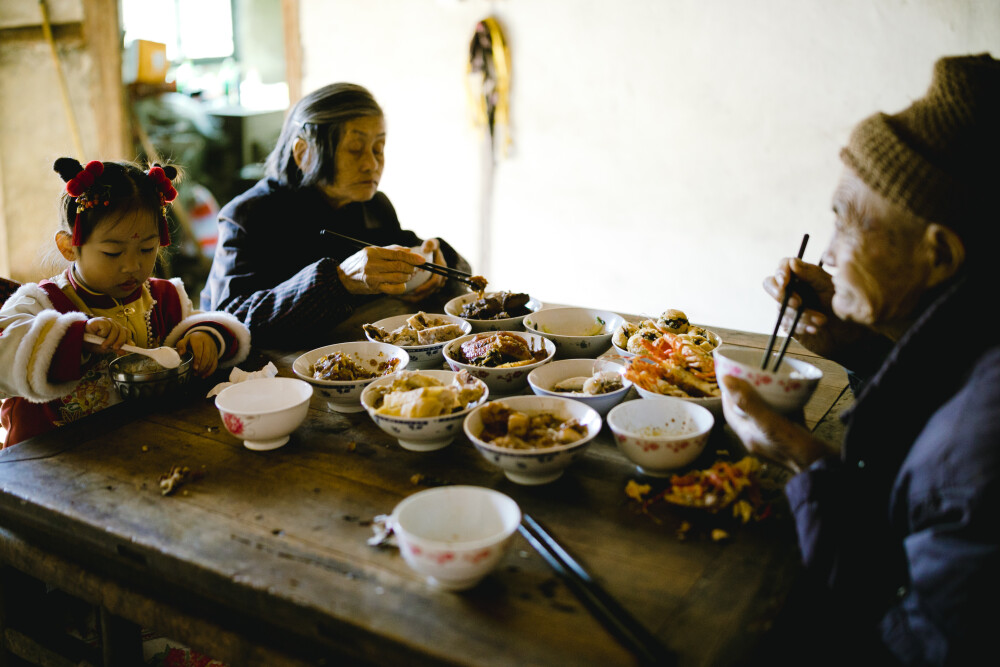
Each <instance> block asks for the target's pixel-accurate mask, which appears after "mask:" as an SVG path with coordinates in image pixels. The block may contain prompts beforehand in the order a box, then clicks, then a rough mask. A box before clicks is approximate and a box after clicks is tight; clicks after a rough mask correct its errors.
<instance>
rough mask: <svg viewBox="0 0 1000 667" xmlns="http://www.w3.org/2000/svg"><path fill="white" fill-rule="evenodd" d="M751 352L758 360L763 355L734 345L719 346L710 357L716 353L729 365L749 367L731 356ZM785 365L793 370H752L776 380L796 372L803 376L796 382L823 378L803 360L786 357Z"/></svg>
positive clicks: (819, 370)
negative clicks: (729, 363)
mask: <svg viewBox="0 0 1000 667" xmlns="http://www.w3.org/2000/svg"><path fill="white" fill-rule="evenodd" d="M751 352H753V353H756V354H757V356H758V360H759V358H760V357H761V356H762V355H763V353H762V352H760V351H759V350H756V349H754V348H747V347H737V346H735V345H727V346H722V345H720V346H719V347H717V348H715V349H714V350H712V355H713V356H714V355H715V354H716V353H718V355H719V356H720V357H724V358H725V359H726V361H728V362H731V363H734V364H737V365H740V366H746V367H750V366H751V364H749V363H747V362H746V361H743V360H741V359H736V358H735V357H733V356H732V355H733V354H749V353H751ZM785 363H787V364H789V366H791V367H792V368H793V369H794V370H787V371H786V370H785V369H784V368H782V369H780V370H778V371H774V370H763V369H761V368H760V367H759V365H758V366H757V367H756V368H753V370H754V371H755V372H758V373H765V374H767V375H771V376H773V377H778V378H790V377H791V375H792V373H795V372H798V373H800V374H801V375H803V376H804V377H801V378H795V379H796V380H806V381H809V382H812V381H816V380H821V379H822V378H823V370H822V369H821V368H820V367H819V366H816V365H814V364H811V363H809V362H808V361H805V360H804V359H795V358H794V357H788V356H786V357H785V358H784V359H782V365H784V364H785ZM758 364H759V361H758Z"/></svg>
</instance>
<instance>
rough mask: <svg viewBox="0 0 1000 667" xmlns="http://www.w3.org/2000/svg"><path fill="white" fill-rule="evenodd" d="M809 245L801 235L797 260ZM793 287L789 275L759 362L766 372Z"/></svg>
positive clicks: (791, 277)
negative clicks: (779, 306)
mask: <svg viewBox="0 0 1000 667" xmlns="http://www.w3.org/2000/svg"><path fill="white" fill-rule="evenodd" d="M807 243H809V235H808V234H803V235H802V245H800V246H799V254H798V258H799V259H802V255H804V254H805V252H806V244H807ZM794 286H795V274H794V273H793V274H791V275H790V276H789V277H788V285H786V286H785V297H784V298H783V299H782V300H781V309H780V310H778V321H777V322H775V323H774V331H772V332H771V339H770V340H769V341H767V349H766V350H765V351H764V358H763V359H762V360H761V362H760V369H761V370H764V371H766V370H767V362H768V361H770V359H771V353H772V352H773V351H774V341H775V340H776V339H777V338H778V329H780V328H781V318H783V317H784V316H785V309H786V308H788V299H789V297H791V296H792V291H793V289H792V288H793V287H794Z"/></svg>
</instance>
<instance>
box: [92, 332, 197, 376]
mask: <svg viewBox="0 0 1000 667" xmlns="http://www.w3.org/2000/svg"><path fill="white" fill-rule="evenodd" d="M83 340H84V341H86V342H88V343H95V344H97V345H100V344H101V343H103V342H104V339H103V338H101V337H100V336H95V335H94V334H89V333H85V334H83ZM122 350H124V351H126V352H135V353H137V354H144V355H146V356H147V357H149V358H150V359H152V360H153V361H155V362H156V363H158V364H159V365H161V366H163V367H164V368H177V367H178V366H180V365H181V355H179V354H177V350H175V349H174V348H172V347H154V348H153V349H151V350H147V349H146V348H144V347H136V346H135V345H122Z"/></svg>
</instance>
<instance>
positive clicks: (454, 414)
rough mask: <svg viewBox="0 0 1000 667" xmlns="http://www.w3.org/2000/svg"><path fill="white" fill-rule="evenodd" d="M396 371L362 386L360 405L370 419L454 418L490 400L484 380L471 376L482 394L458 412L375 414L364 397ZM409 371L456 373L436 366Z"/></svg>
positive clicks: (487, 386) (431, 419)
mask: <svg viewBox="0 0 1000 667" xmlns="http://www.w3.org/2000/svg"><path fill="white" fill-rule="evenodd" d="M404 370H405V369H404ZM398 372H399V371H394V372H392V373H390V374H389V375H383V376H382V377H378V378H375V379H374V380H372V382H371V383H370V384H368V386H366V387H365V388H364V391H362V392H361V406H362V407H363V408H364V409H365V410H366V411H367V412H368V414H369V415H371V417H372V419H388V420H391V421H394V422H402V423H418V422H432V421H435V420H438V419H448V418H449V417H451V418H454V417H459V416H464V415H467V414H468V413H470V412H472V411H473V410H475V409H476V408H478V407H479V406H480V405H482V404H483V403H486V402H487V401H489V400H490V388H489V385H487V384H486V383H485V382H483V381H482V380H480V379H479V378H477V377H473V378H472V379H473V380H475V381H476V382H478V383H479V384H481V385H483V395H482V396H480V397H479V400H478V401H477V402H476V404H475V405H471V406H469V407H467V408H464V409H462V410H459V411H458V412H451V413H449V414H446V415H435V416H433V417H401V416H399V415H380V414H377V413H376V412H375V408H373V407H369V406H368V404H367V403H366V402H365V397H366V396H370V395H371V391H372V390H373V388H374V387H376V386H378V384H377V383H379V382H383V383H384V382H385V381H388V380H389V379H391V378H392V376H393V375H395V374H396V373H398ZM410 372H411V373H428V374H429V373H449V374H451V376H452V378H454V376H456V375H458V371H452V370H444V369H437V368H419V369H415V370H413V371H410Z"/></svg>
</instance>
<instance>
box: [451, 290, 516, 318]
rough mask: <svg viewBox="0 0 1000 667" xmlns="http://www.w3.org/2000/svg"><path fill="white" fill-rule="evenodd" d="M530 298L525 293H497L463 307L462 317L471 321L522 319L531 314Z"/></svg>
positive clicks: (482, 297)
mask: <svg viewBox="0 0 1000 667" xmlns="http://www.w3.org/2000/svg"><path fill="white" fill-rule="evenodd" d="M530 299H531V297H530V296H528V295H527V294H524V293H523V292H497V293H496V294H491V295H490V296H481V297H479V298H478V299H476V300H475V301H472V302H470V303H467V304H465V305H464V306H462V312H461V316H462V317H464V318H466V319H470V320H503V319H506V318H508V317H521V316H522V315H527V314H528V313H530V312H531V309H530V308H528V301H529V300H530Z"/></svg>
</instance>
